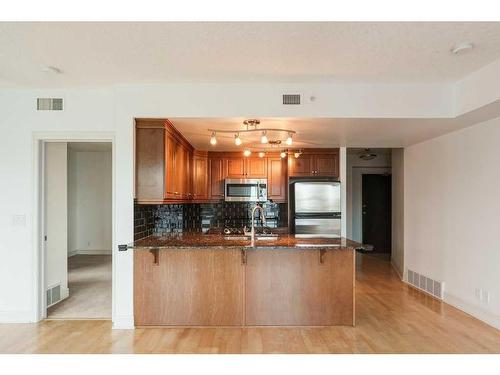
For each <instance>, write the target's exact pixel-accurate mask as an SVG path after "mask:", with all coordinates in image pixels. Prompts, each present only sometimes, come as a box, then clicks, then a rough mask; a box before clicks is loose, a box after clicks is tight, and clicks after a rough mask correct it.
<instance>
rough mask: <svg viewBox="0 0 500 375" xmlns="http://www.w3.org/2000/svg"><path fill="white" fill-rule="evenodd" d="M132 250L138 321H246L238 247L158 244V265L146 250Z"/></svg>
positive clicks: (219, 323)
mask: <svg viewBox="0 0 500 375" xmlns="http://www.w3.org/2000/svg"><path fill="white" fill-rule="evenodd" d="M134 255H135V257H134V260H135V262H134V267H135V270H136V272H135V274H134V310H135V322H136V325H174V326H181V325H190V326H191V325H194V326H196V325H198V326H208V325H215V326H229V325H238V326H239V325H243V323H244V281H245V277H244V275H245V265H244V264H243V262H242V255H241V251H240V250H230V249H222V250H214V249H209V250H204V249H200V250H196V251H186V250H185V249H171V250H168V251H165V250H163V251H162V250H160V251H159V262H158V264H157V265H154V263H153V258H152V256H149V255H150V253H149V252H147V251H142V250H137V251H135V253H134Z"/></svg>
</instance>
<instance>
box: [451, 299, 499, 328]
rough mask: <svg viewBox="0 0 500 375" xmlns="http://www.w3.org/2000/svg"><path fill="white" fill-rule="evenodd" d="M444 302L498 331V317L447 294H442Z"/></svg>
mask: <svg viewBox="0 0 500 375" xmlns="http://www.w3.org/2000/svg"><path fill="white" fill-rule="evenodd" d="M444 302H446V303H447V304H449V305H451V306H453V307H456V308H457V309H459V310H462V311H463V312H465V313H467V314H469V315H472V316H473V317H474V318H476V319H479V320H481V321H483V322H484V323H486V324H488V325H490V326H492V327H495V328H496V329H500V316H499V315H495V314H493V313H491V312H489V311H486V310H484V309H482V308H480V307H477V306H474V305H472V304H470V303H468V302H465V301H464V300H462V299H461V298H459V297H456V296H454V295H452V294H449V293H446V292H445V293H444Z"/></svg>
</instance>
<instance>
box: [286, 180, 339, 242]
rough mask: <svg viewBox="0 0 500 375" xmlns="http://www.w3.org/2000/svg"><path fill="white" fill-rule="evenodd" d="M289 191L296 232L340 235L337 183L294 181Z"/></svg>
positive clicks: (308, 234)
mask: <svg viewBox="0 0 500 375" xmlns="http://www.w3.org/2000/svg"><path fill="white" fill-rule="evenodd" d="M292 192H293V193H292V197H293V198H292V199H293V202H292V215H293V216H292V217H293V227H294V231H295V234H296V235H300V236H302V237H340V221H341V220H340V211H341V209H340V182H334V181H297V182H294V183H293V184H292Z"/></svg>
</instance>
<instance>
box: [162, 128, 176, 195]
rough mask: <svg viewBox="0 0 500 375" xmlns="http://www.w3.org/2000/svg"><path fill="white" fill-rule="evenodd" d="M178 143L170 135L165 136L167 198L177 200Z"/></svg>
mask: <svg viewBox="0 0 500 375" xmlns="http://www.w3.org/2000/svg"><path fill="white" fill-rule="evenodd" d="M176 148H177V143H176V142H175V139H174V138H172V137H171V136H170V135H169V134H167V135H166V136H165V198H166V199H176V198H177V196H176V194H175V192H176V191H177V186H176V177H177V176H176V173H175V157H176Z"/></svg>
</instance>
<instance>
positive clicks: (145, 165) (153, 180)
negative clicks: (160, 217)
mask: <svg viewBox="0 0 500 375" xmlns="http://www.w3.org/2000/svg"><path fill="white" fill-rule="evenodd" d="M135 145H136V146H135V147H136V149H135V172H136V179H135V183H136V188H135V198H136V200H137V202H138V203H145V204H147V203H163V202H165V201H167V202H168V201H188V200H190V199H192V197H193V192H192V189H193V184H192V179H193V147H192V146H191V145H190V144H189V142H187V141H186V139H185V138H184V137H183V136H182V135H181V134H180V133H179V132H178V131H177V130H176V129H175V128H174V126H173V125H172V124H171V123H170V122H169V121H168V120H157V119H137V120H136V127H135Z"/></svg>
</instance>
